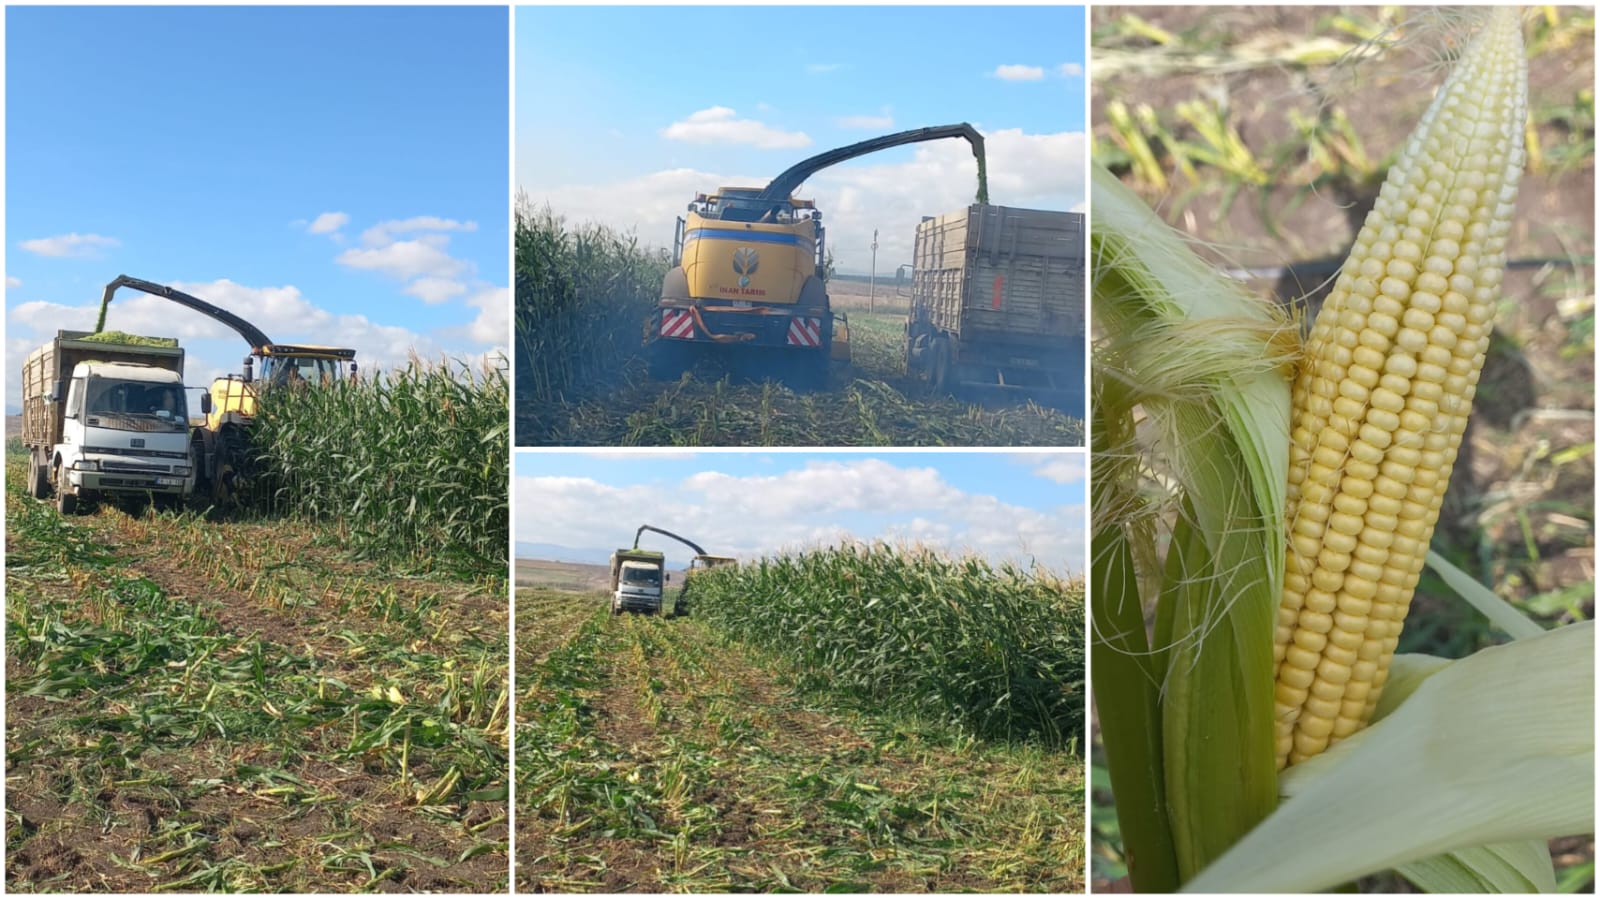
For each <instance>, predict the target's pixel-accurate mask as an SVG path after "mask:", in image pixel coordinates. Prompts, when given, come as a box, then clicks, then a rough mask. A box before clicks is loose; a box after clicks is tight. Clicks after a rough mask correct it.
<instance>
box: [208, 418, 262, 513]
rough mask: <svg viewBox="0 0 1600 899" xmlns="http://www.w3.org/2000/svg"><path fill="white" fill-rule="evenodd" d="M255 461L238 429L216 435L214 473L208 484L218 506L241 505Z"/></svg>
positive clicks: (253, 478) (249, 484) (252, 476)
mask: <svg viewBox="0 0 1600 899" xmlns="http://www.w3.org/2000/svg"><path fill="white" fill-rule="evenodd" d="M255 468H256V466H255V459H254V458H253V456H252V454H251V449H250V438H249V437H248V435H246V434H245V433H244V431H243V430H242V429H240V428H238V427H226V428H223V429H222V432H221V433H220V434H218V435H217V470H216V477H215V479H214V480H213V482H212V484H211V490H212V495H213V496H214V497H216V499H217V500H218V502H226V501H228V500H233V501H235V502H241V500H242V498H243V497H244V496H246V495H247V494H248V493H249V490H250V488H251V486H252V485H253V483H254V481H255V474H256V471H255Z"/></svg>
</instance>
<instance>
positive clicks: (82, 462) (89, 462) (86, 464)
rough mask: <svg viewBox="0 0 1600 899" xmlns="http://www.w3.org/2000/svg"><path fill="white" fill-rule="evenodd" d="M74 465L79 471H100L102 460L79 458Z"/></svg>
mask: <svg viewBox="0 0 1600 899" xmlns="http://www.w3.org/2000/svg"><path fill="white" fill-rule="evenodd" d="M72 467H73V468H76V469H77V470H79V471H99V470H100V460H98V459H79V460H78V461H77V462H74V463H73V464H72Z"/></svg>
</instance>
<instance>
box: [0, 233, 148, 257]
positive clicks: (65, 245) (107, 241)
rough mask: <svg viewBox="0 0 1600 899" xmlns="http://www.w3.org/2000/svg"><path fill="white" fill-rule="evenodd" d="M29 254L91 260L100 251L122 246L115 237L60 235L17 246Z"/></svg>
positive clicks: (75, 234)
mask: <svg viewBox="0 0 1600 899" xmlns="http://www.w3.org/2000/svg"><path fill="white" fill-rule="evenodd" d="M17 246H19V247H21V248H22V249H24V250H27V251H28V252H30V253H37V254H39V255H40V256H57V257H78V258H92V257H95V256H98V255H100V251H101V250H105V249H109V248H111V247H119V246H122V241H120V240H117V239H116V238H115V237H103V236H101V235H99V234H78V233H77V232H73V233H71V234H61V235H57V236H55V237H40V238H35V239H33V240H24V241H22V242H20V243H18V244H17Z"/></svg>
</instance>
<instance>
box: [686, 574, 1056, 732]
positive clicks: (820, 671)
mask: <svg viewBox="0 0 1600 899" xmlns="http://www.w3.org/2000/svg"><path fill="white" fill-rule="evenodd" d="M693 589H694V597H695V599H694V603H695V606H694V607H695V615H696V616H697V617H702V618H705V619H706V620H708V621H709V622H710V623H711V624H712V625H713V626H715V627H717V628H719V629H721V630H722V631H723V632H725V633H727V634H729V635H730V636H732V637H734V638H736V639H738V640H741V641H743V642H746V643H749V644H751V645H754V646H759V647H763V648H766V649H769V650H771V651H773V652H775V653H777V654H779V655H781V656H784V657H785V658H787V659H788V660H790V661H791V662H793V663H795V666H796V668H797V670H799V671H802V672H807V674H806V675H805V677H806V678H808V679H809V680H810V681H812V685H813V686H816V687H823V686H825V687H826V689H827V690H828V691H830V692H832V693H836V694H841V695H845V696H851V697H854V698H856V699H858V700H860V701H862V702H865V703H869V704H871V705H872V707H874V708H878V709H889V710H894V711H898V712H902V713H909V714H914V715H921V716H924V717H927V718H930V719H934V720H943V721H952V722H954V723H956V724H958V725H959V726H961V727H963V728H965V729H967V730H969V731H970V732H972V733H975V734H979V735H983V736H987V737H992V738H999V739H1017V740H1037V741H1039V742H1041V743H1044V744H1046V745H1051V746H1069V745H1076V741H1078V740H1079V739H1081V737H1082V720H1081V719H1082V710H1083V700H1084V689H1083V688H1084V683H1083V677H1084V674H1083V631H1082V627H1083V612H1082V609H1083V585H1082V584H1081V583H1078V582H1067V581H1063V580H1061V579H1059V578H1057V577H1055V576H1053V575H1051V574H1050V573H1049V572H1046V571H1042V570H1029V571H1025V570H1022V569H1019V568H1017V567H1015V566H1012V565H1009V564H1004V565H1000V566H998V567H996V566H991V565H990V564H989V563H987V562H985V561H983V560H981V559H978V558H972V557H967V558H947V557H944V556H942V555H939V554H936V553H933V552H930V551H926V550H921V549H901V548H896V547H893V546H889V545H885V544H877V545H872V546H845V547H838V548H827V549H820V550H816V551H812V552H805V553H799V554H795V555H785V556H779V557H776V558H769V559H762V560H760V561H759V562H754V563H750V564H746V565H740V566H737V567H731V566H728V567H720V568H714V569H711V570H709V571H706V572H703V573H699V574H696V575H695V580H694V586H693Z"/></svg>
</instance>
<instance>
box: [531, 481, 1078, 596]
mask: <svg viewBox="0 0 1600 899" xmlns="http://www.w3.org/2000/svg"><path fill="white" fill-rule="evenodd" d="M514 467H515V478H514V484H515V487H514V503H515V518H516V530H515V539H516V541H517V542H518V543H519V544H534V543H538V544H553V545H556V546H563V547H569V548H572V549H577V550H601V549H607V548H611V547H614V546H617V545H619V541H621V542H622V543H627V542H629V541H631V540H632V536H633V531H634V529H635V528H637V527H638V526H639V525H641V524H653V525H657V526H659V527H664V528H666V529H668V530H671V531H675V532H677V533H680V534H682V535H684V536H685V537H688V538H689V539H691V540H694V541H696V542H697V543H700V544H701V545H702V546H704V547H705V548H706V549H707V550H708V551H709V552H712V553H720V554H727V555H742V556H753V555H759V554H765V553H772V552H778V551H782V550H785V549H795V548H800V547H806V546H814V545H817V544H828V543H835V542H837V541H838V540H839V539H841V538H843V537H854V538H856V539H862V540H871V539H876V538H888V539H895V540H907V539H908V540H916V541H920V542H924V543H929V544H932V545H935V546H938V547H941V548H943V549H945V550H947V551H952V552H962V551H972V552H977V553H980V554H982V555H985V556H988V557H989V558H991V559H993V560H996V561H998V560H1001V559H1011V560H1013V561H1018V562H1022V563H1027V562H1029V561H1030V560H1033V559H1036V560H1037V561H1038V562H1040V563H1041V564H1044V565H1047V566H1048V567H1051V568H1053V569H1055V570H1057V571H1071V572H1074V573H1081V572H1083V570H1084V548H1085V546H1086V544H1087V541H1086V539H1085V521H1084V515H1085V509H1086V508H1087V502H1086V499H1085V490H1084V462H1083V454H1082V453H1081V452H1054V453H991V452H985V453H925V452H917V453H907V452H899V453H895V452H888V453H811V452H799V453H773V452H732V453H659V452H657V453H637V452H635V453H578V452H559V453H519V454H517V456H516V463H515V466H514ZM649 545H650V546H651V548H659V549H662V550H664V551H666V552H667V553H668V557H669V559H671V560H673V561H674V562H675V563H676V564H686V563H687V561H688V556H687V555H686V553H687V550H685V549H683V548H682V547H680V546H677V545H675V544H673V543H672V542H671V541H666V540H661V541H658V542H657V543H651V544H649Z"/></svg>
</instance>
